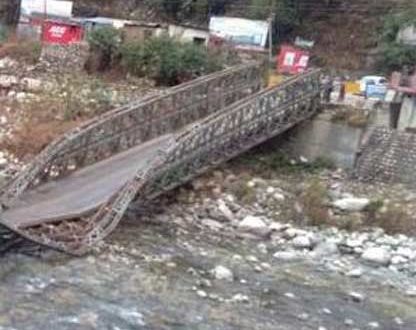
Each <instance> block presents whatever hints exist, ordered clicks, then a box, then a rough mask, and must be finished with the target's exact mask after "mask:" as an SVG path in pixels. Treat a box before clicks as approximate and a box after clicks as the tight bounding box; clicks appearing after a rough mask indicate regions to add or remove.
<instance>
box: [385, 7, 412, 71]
mask: <svg viewBox="0 0 416 330" xmlns="http://www.w3.org/2000/svg"><path fill="white" fill-rule="evenodd" d="M412 25H414V26H416V12H415V10H408V11H406V12H401V13H397V14H391V15H389V16H388V17H386V19H385V23H384V26H383V29H382V31H381V48H382V52H383V53H382V55H383V56H382V60H381V61H380V63H379V65H380V67H381V69H382V70H383V71H392V70H401V69H402V68H403V67H404V66H409V67H413V68H414V67H415V66H416V47H415V46H409V45H406V44H403V43H402V42H400V41H398V40H397V35H398V33H399V31H400V30H401V29H402V28H406V27H408V26H412Z"/></svg>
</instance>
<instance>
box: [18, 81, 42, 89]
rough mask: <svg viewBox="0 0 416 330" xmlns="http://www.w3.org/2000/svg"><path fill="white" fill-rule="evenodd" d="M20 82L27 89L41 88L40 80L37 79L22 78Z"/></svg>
mask: <svg viewBox="0 0 416 330" xmlns="http://www.w3.org/2000/svg"><path fill="white" fill-rule="evenodd" d="M21 83H22V84H23V85H24V87H25V89H26V90H27V91H30V92H37V91H40V90H42V81H41V80H39V79H33V78H23V79H22V80H21Z"/></svg>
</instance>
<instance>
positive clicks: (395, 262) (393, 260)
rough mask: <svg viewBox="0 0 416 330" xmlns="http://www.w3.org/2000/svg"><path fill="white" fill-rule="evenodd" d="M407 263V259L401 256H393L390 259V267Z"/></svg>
mask: <svg viewBox="0 0 416 330" xmlns="http://www.w3.org/2000/svg"><path fill="white" fill-rule="evenodd" d="M406 262H408V259H407V258H405V257H403V256H394V257H393V258H391V263H392V265H399V264H404V263H406Z"/></svg>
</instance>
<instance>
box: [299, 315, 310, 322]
mask: <svg viewBox="0 0 416 330" xmlns="http://www.w3.org/2000/svg"><path fill="white" fill-rule="evenodd" d="M298 319H299V320H302V321H306V320H307V319H309V314H307V313H302V314H299V315H298Z"/></svg>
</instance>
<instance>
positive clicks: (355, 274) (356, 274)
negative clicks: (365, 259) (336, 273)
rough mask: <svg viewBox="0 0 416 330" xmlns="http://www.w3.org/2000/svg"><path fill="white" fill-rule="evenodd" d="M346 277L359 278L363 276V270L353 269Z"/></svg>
mask: <svg viewBox="0 0 416 330" xmlns="http://www.w3.org/2000/svg"><path fill="white" fill-rule="evenodd" d="M345 275H346V276H348V277H354V278H359V277H361V276H362V275H363V270H362V269H361V268H354V269H351V270H350V271H349V272H348V273H346V274H345Z"/></svg>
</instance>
